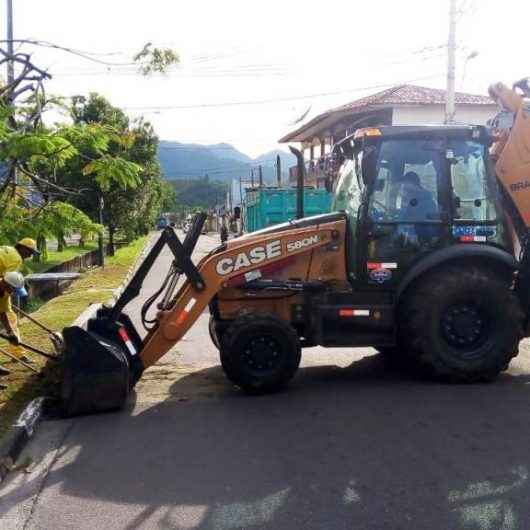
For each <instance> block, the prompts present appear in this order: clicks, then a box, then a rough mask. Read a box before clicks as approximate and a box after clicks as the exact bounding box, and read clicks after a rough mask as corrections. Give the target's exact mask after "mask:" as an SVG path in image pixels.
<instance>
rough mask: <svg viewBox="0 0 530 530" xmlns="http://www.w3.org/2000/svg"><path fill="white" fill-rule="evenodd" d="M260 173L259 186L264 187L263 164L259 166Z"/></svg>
mask: <svg viewBox="0 0 530 530" xmlns="http://www.w3.org/2000/svg"><path fill="white" fill-rule="evenodd" d="M258 174H259V187H260V188H263V171H262V169H261V165H260V166H258Z"/></svg>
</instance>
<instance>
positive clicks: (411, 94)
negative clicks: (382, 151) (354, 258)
mask: <svg viewBox="0 0 530 530" xmlns="http://www.w3.org/2000/svg"><path fill="white" fill-rule="evenodd" d="M445 95H446V91H445V90H440V89H436V88H426V87H421V86H416V85H398V86H394V87H392V88H388V89H386V90H383V91H381V92H378V93H376V94H373V95H370V96H366V97H363V98H361V99H357V100H355V101H351V102H350V103H346V104H345V105H341V106H339V107H336V108H333V109H330V110H327V111H326V112H323V113H322V114H320V115H318V116H316V117H315V118H313V119H311V120H309V121H308V122H307V123H305V124H303V125H302V126H300V127H299V128H298V129H296V130H294V131H292V132H290V133H288V134H286V135H285V136H284V137H283V138H281V139H280V143H287V142H289V143H293V142H299V143H300V144H301V146H302V150H303V152H304V158H305V159H306V161H307V166H308V172H307V174H308V184H314V185H319V186H320V185H324V181H325V180H326V174H327V173H329V171H328V167H330V165H329V164H328V157H327V155H328V154H329V153H330V152H331V150H332V148H333V145H334V144H335V143H336V142H337V141H339V140H341V139H342V138H344V137H345V136H348V135H349V134H352V133H353V132H354V131H355V130H356V129H358V128H360V127H371V126H377V125H420V124H429V125H439V124H443V123H444V120H445ZM455 110H456V112H455V121H456V122H457V123H470V124H474V125H484V124H486V122H487V121H488V120H489V119H490V118H491V117H492V116H493V115H494V114H495V113H496V110H497V106H496V105H495V103H493V101H492V100H491V99H490V98H489V97H488V96H480V95H474V94H466V93H463V92H457V93H456V96H455ZM290 175H291V180H295V179H296V168H292V169H291V171H290Z"/></svg>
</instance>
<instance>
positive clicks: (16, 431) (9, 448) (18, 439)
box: [0, 238, 154, 482]
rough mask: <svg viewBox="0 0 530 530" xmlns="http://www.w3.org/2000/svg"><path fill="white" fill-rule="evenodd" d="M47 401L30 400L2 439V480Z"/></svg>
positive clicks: (82, 319) (81, 321)
mask: <svg viewBox="0 0 530 530" xmlns="http://www.w3.org/2000/svg"><path fill="white" fill-rule="evenodd" d="M153 239H154V238H151V240H150V241H148V243H147V244H146V245H145V247H144V249H143V250H142V252H141V253H140V254H139V255H138V257H137V258H136V260H135V261H134V263H133V264H132V265H131V267H130V268H129V271H128V272H127V275H126V276H125V278H124V280H123V282H122V283H121V285H120V286H119V287H116V289H114V291H113V295H112V296H113V297H114V298H115V299H116V298H117V297H118V296H119V294H120V293H121V291H122V290H123V289H124V288H125V285H126V284H127V283H128V282H129V280H130V279H131V276H132V275H133V273H134V271H135V270H136V268H137V266H138V264H139V263H140V261H141V260H143V258H144V257H145V255H146V254H147V252H148V251H149V250H150V249H151V246H152V241H153ZM102 305H103V304H92V305H91V306H88V307H87V309H85V310H84V311H83V312H82V313H81V314H80V315H79V316H78V317H77V318H76V319H75V321H74V322H73V323H72V325H73V326H79V327H83V326H85V325H86V323H87V321H88V320H89V319H90V318H92V317H93V316H95V314H96V311H97V310H98V309H99V308H100V307H101V306H102ZM46 401H47V398H45V397H38V398H35V399H33V400H32V401H30V402H29V403H28V404H27V405H26V408H25V409H24V410H23V411H22V413H21V414H20V416H19V417H18V418H17V420H16V421H15V422H14V423H13V425H11V427H10V429H9V430H8V431H7V433H6V434H5V435H4V436H3V437H2V438H1V439H0V482H2V481H3V480H4V479H5V478H6V476H7V474H8V473H9V472H10V471H11V469H12V468H13V466H14V464H15V462H16V461H17V458H18V457H19V456H20V453H22V450H23V449H24V447H25V446H26V444H27V443H28V442H29V440H30V439H31V437H32V436H33V433H34V431H35V427H36V426H37V424H38V423H39V422H40V421H41V419H42V416H43V413H44V408H45V405H46Z"/></svg>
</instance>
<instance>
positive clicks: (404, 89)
mask: <svg viewBox="0 0 530 530" xmlns="http://www.w3.org/2000/svg"><path fill="white" fill-rule="evenodd" d="M445 93H446V91H445V90H441V89H439V88H427V87H422V86H416V85H399V86H395V87H392V88H388V89H386V90H383V91H382V92H378V93H377V94H372V95H371V96H367V97H364V98H361V99H357V100H355V101H352V102H350V103H346V105H342V106H340V107H336V108H334V109H331V111H328V112H338V111H343V110H357V109H360V108H363V107H371V106H372V105H399V104H401V105H443V104H445ZM455 102H456V104H457V105H494V103H493V101H492V100H491V99H490V98H489V97H488V96H478V95H475V94H465V93H463V92H457V93H456V95H455Z"/></svg>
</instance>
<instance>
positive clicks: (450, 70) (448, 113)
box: [445, 0, 456, 124]
mask: <svg viewBox="0 0 530 530" xmlns="http://www.w3.org/2000/svg"><path fill="white" fill-rule="evenodd" d="M449 3H450V8H449V40H448V41H447V94H446V100H445V123H447V124H449V123H453V122H454V119H455V80H456V73H455V70H456V0H449Z"/></svg>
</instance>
